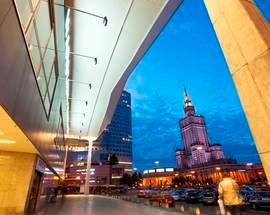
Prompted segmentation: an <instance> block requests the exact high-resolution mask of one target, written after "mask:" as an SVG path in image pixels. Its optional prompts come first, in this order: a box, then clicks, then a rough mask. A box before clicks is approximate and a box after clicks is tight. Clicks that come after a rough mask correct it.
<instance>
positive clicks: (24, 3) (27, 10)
mask: <svg viewBox="0 0 270 215" xmlns="http://www.w3.org/2000/svg"><path fill="white" fill-rule="evenodd" d="M15 3H16V7H17V9H18V13H19V17H20V21H21V23H22V27H23V29H24V30H25V29H26V27H27V24H28V22H29V20H30V17H31V15H32V10H31V7H30V5H29V1H28V0H15Z"/></svg>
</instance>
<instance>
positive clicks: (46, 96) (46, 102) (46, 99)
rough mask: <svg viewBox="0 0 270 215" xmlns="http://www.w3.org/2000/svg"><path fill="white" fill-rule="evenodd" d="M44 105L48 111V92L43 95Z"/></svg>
mask: <svg viewBox="0 0 270 215" xmlns="http://www.w3.org/2000/svg"><path fill="white" fill-rule="evenodd" d="M44 105H45V108H46V110H47V111H49V110H50V98H49V94H48V92H47V93H46V95H45V99H44Z"/></svg>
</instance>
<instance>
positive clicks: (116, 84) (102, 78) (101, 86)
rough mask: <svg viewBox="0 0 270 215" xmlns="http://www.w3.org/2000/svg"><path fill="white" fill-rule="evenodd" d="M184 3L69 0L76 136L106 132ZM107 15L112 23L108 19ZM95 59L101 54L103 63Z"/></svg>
mask: <svg viewBox="0 0 270 215" xmlns="http://www.w3.org/2000/svg"><path fill="white" fill-rule="evenodd" d="M180 3H181V0H169V1H168V0H66V1H65V4H66V6H67V7H70V15H69V17H70V24H69V27H68V29H67V30H69V32H68V33H69V35H70V40H69V43H68V46H69V47H70V55H69V62H70V63H69V70H70V71H69V72H70V75H69V78H70V81H69V85H70V87H69V92H68V93H69V99H68V101H69V106H68V107H69V108H68V109H69V110H68V113H69V114H68V118H69V125H68V127H69V134H70V135H75V136H91V137H97V136H98V135H99V134H100V132H101V131H102V130H103V128H104V127H105V126H106V124H107V123H108V122H109V121H110V119H111V115H112V113H113V110H114V108H115V105H116V101H117V100H118V98H119V96H120V93H121V91H122V89H123V86H124V84H125V82H126V80H127V78H128V76H129V74H130V73H131V72H132V70H133V69H134V68H135V66H136V64H137V63H138V61H139V60H140V58H141V57H142V56H143V54H144V53H145V51H147V49H148V48H149V46H150V45H151V43H152V42H153V41H154V39H155V38H156V36H157V35H158V34H159V32H160V31H161V29H162V27H163V26H164V25H165V24H166V23H167V21H168V19H169V18H170V17H171V15H172V14H173V12H174V11H175V9H176V8H177V7H178V6H179V4H180ZM89 13H91V14H95V15H98V16H100V17H101V18H98V17H95V16H91V15H89ZM105 16H106V17H107V19H108V23H107V26H105V25H104V23H103V21H104V20H103V17H105ZM92 57H93V58H97V64H95V60H94V59H93V58H92ZM89 84H91V85H89Z"/></svg>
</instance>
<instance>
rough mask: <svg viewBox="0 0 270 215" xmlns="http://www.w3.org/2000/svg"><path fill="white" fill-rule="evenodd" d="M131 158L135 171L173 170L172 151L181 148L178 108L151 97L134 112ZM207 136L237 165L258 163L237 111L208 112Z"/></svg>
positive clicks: (173, 104)
mask: <svg viewBox="0 0 270 215" xmlns="http://www.w3.org/2000/svg"><path fill="white" fill-rule="evenodd" d="M133 110H134V111H133V118H132V121H133V157H134V164H135V166H136V167H137V168H139V169H141V170H143V169H147V168H153V167H154V166H155V164H154V161H156V160H159V161H160V166H163V167H174V166H175V149H177V148H180V147H182V143H181V137H180V128H179V118H181V117H182V116H183V113H182V111H181V109H179V105H178V104H177V103H176V102H175V101H172V100H170V99H169V98H166V97H161V96H159V95H156V96H154V95H151V96H150V97H148V100H146V101H145V103H144V104H143V105H141V106H137V107H136V108H133ZM204 115H205V118H206V123H207V127H208V132H209V136H210V138H211V140H212V142H213V143H216V142H218V143H221V144H222V145H223V148H224V151H225V154H226V156H227V157H230V158H237V159H238V160H239V162H259V159H258V155H257V151H256V148H255V145H254V142H253V139H252V137H251V134H250V131H249V128H248V126H247V124H246V120H245V116H244V114H243V113H242V112H241V111H240V110H238V111H236V110H235V111H228V112H227V111H224V110H222V109H220V110H218V111H217V110H212V111H211V110H210V111H209V110H208V112H205V114H204Z"/></svg>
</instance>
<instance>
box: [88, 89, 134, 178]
mask: <svg viewBox="0 0 270 215" xmlns="http://www.w3.org/2000/svg"><path fill="white" fill-rule="evenodd" d="M111 155H115V156H116V157H117V158H118V164H119V166H120V167H123V168H124V172H126V173H131V172H132V121H131V95H130V93H128V92H126V91H123V92H122V94H121V97H120V99H119V101H118V104H117V107H116V109H115V112H114V114H113V117H112V120H111V122H110V124H109V125H108V126H107V128H106V129H105V130H104V132H103V133H102V134H101V135H100V137H99V138H98V139H97V140H96V141H94V143H93V153H92V163H106V162H108V160H109V157H110V156H111Z"/></svg>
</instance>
